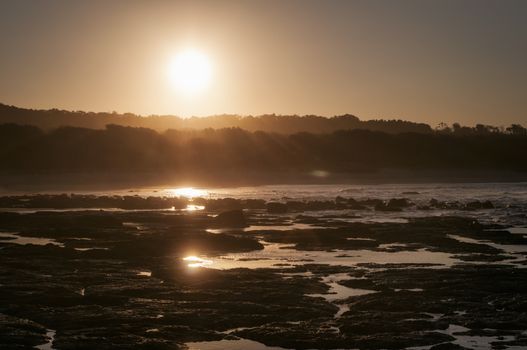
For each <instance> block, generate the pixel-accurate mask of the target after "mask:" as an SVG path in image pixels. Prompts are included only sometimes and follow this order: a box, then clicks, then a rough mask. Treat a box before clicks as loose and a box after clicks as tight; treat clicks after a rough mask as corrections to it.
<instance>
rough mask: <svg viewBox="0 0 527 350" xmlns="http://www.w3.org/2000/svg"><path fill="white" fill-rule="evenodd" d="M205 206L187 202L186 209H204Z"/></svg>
mask: <svg viewBox="0 0 527 350" xmlns="http://www.w3.org/2000/svg"><path fill="white" fill-rule="evenodd" d="M204 209H205V206H203V205H195V204H187V207H186V208H185V209H184V210H185V211H196V210H204Z"/></svg>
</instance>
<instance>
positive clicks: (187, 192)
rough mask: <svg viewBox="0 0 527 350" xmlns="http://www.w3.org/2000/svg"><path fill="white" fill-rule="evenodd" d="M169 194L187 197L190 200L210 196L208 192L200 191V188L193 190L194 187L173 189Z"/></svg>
mask: <svg viewBox="0 0 527 350" xmlns="http://www.w3.org/2000/svg"><path fill="white" fill-rule="evenodd" d="M168 192H169V193H170V194H172V195H173V196H176V197H186V198H189V199H192V198H195V197H205V196H207V194H208V192H207V191H206V190H200V189H198V188H193V187H180V188H173V189H169V190H168Z"/></svg>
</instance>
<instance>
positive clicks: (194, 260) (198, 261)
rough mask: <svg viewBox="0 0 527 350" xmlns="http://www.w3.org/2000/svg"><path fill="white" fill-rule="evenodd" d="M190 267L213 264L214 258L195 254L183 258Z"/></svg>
mask: <svg viewBox="0 0 527 350" xmlns="http://www.w3.org/2000/svg"><path fill="white" fill-rule="evenodd" d="M183 261H185V262H186V263H187V266H188V267H206V266H209V265H211V264H212V260H207V259H202V258H200V257H197V256H195V255H190V256H187V257H185V258H183Z"/></svg>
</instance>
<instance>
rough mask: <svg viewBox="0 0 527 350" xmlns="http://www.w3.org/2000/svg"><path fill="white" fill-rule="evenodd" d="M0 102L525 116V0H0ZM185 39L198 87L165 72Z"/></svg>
mask: <svg viewBox="0 0 527 350" xmlns="http://www.w3.org/2000/svg"><path fill="white" fill-rule="evenodd" d="M0 48H1V55H0V102H3V103H7V104H13V105H17V106H23V107H30V108H53V107H56V108H61V109H69V110H89V111H113V110H115V111H118V112H133V113H140V114H176V115H182V116H188V115H210V114H221V113H236V114H242V115H247V114H252V115H256V114H264V113H276V114H301V115H303V114H318V115H325V116H332V115H336V114H344V113H351V114H355V115H357V116H359V117H360V118H361V119H371V118H401V119H408V120H414V121H423V122H427V123H432V124H433V125H436V124H437V123H439V122H441V121H444V122H448V123H451V122H454V121H460V122H461V123H463V124H474V123H477V122H481V123H488V124H495V125H506V124H510V123H513V122H517V123H522V124H524V125H525V124H527V1H524V0H518V1H513V0H509V1H508V0H495V1H485V0H473V1H472V0H437V1H427V0H415V1H395V0H386V1H372V0H364V1H352V0H349V1H305V0H304V1H278V0H276V1H272V0H269V1H219V0H214V1H209V2H197V1H192V2H190V1H189V2H183V1H181V2H178V1H106V0H105V1H94V0H90V1H82V2H81V1H74V0H67V1H22V0H13V1H6V0H0ZM185 48H194V49H196V50H199V51H201V52H202V53H203V54H205V55H206V56H207V57H208V58H209V60H210V61H211V63H212V72H213V73H212V74H213V75H212V81H211V85H210V86H209V88H208V89H207V90H206V91H203V92H202V93H199V94H195V95H194V96H191V97H189V96H188V95H185V94H181V93H180V92H179V91H178V90H177V89H174V87H173V85H172V84H171V83H170V80H169V79H168V67H169V65H170V61H171V58H172V57H173V56H174V55H176V54H177V53H178V52H180V51H181V50H184V49H185Z"/></svg>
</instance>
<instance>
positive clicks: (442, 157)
mask: <svg viewBox="0 0 527 350" xmlns="http://www.w3.org/2000/svg"><path fill="white" fill-rule="evenodd" d="M525 150H527V136H526V135H525V134H524V133H523V134H522V133H511V134H505V133H488V134H487V133H484V134H479V133H474V134H467V135H463V136H459V135H455V134H454V133H427V134H422V133H400V134H388V133H383V132H378V131H369V130H341V131H335V132H332V133H326V134H312V133H305V132H303V133H296V134H290V135H284V134H277V133H267V132H261V131H257V132H249V131H246V130H242V129H239V128H226V129H219V130H215V129H205V130H167V131H165V132H163V133H158V132H156V131H154V130H151V129H145V128H132V127H123V126H118V125H108V126H106V128H105V129H101V130H99V129H87V128H75V127H62V128H58V129H55V130H52V131H47V132H46V131H43V130H41V129H39V128H37V127H34V126H20V125H14V124H3V125H0V172H2V173H22V174H27V173H63V172H130V173H142V172H173V173H175V174H177V173H192V174H196V173H204V174H215V173H222V172H226V171H230V172H233V171H235V172H244V171H247V172H249V171H250V172H311V171H315V170H323V171H328V172H357V171H368V170H375V169H381V168H403V169H499V170H518V171H525V170H527V152H525Z"/></svg>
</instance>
